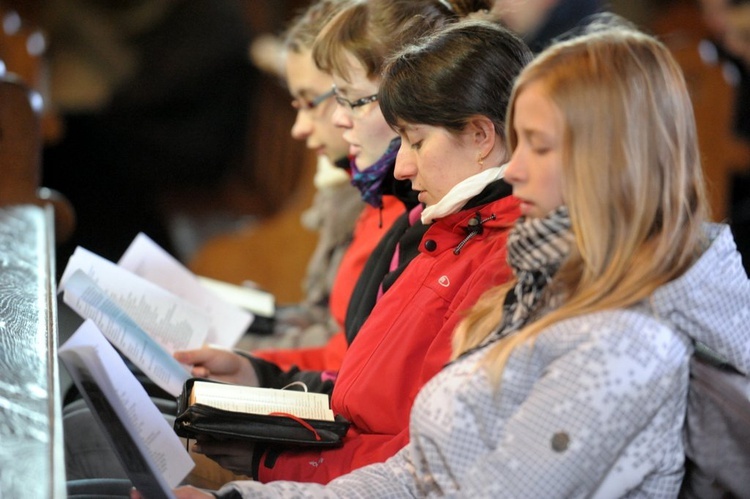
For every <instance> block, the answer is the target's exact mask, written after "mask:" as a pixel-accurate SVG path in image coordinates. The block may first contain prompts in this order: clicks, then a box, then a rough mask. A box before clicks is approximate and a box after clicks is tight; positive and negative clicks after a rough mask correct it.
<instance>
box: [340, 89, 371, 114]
mask: <svg viewBox="0 0 750 499" xmlns="http://www.w3.org/2000/svg"><path fill="white" fill-rule="evenodd" d="M333 92H334V98H335V99H336V103H337V104H338V105H339V106H341V107H345V108H348V109H349V110H350V111H354V110H355V109H356V108H358V107H362V106H365V105H367V104H369V103H371V102H375V101H376V100H378V94H372V95H368V96H367V97H361V98H359V99H357V100H355V101H354V102H352V101H350V100H349V99H346V98H344V97H342V96H341V95H339V94H338V93H337V92H336V87H333Z"/></svg>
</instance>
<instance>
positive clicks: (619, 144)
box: [454, 26, 708, 382]
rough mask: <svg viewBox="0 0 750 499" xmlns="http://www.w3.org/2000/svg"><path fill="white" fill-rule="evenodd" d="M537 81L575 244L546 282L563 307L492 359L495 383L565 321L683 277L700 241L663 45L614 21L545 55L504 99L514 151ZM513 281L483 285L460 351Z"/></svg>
mask: <svg viewBox="0 0 750 499" xmlns="http://www.w3.org/2000/svg"><path fill="white" fill-rule="evenodd" d="M532 83H535V84H536V83H540V84H541V88H542V89H543V91H544V92H545V94H546V95H547V97H548V98H550V99H551V100H552V102H554V104H555V105H556V106H557V107H558V108H559V110H560V111H561V113H562V115H563V120H564V132H563V133H564V137H563V166H562V168H563V178H564V186H563V199H565V200H566V206H567V207H568V210H569V213H570V218H571V226H572V232H573V235H574V241H573V244H572V251H571V254H570V255H569V256H568V258H567V260H566V261H565V262H564V263H563V265H562V266H561V268H560V270H559V271H558V272H557V274H556V275H555V277H554V279H553V282H552V283H551V285H550V286H551V288H550V289H551V290H553V292H554V293H560V294H561V296H562V297H563V302H562V304H561V305H560V306H559V307H558V308H557V309H556V310H554V311H551V312H549V313H547V314H546V315H545V316H543V317H541V318H539V319H538V320H536V321H534V322H532V323H531V324H528V325H527V326H526V327H524V328H522V329H521V330H520V331H519V332H518V333H517V334H514V335H511V336H510V337H508V338H505V339H503V340H501V341H499V342H498V343H497V345H494V346H493V347H492V350H491V352H490V353H489V354H488V355H487V357H486V360H485V362H486V364H485V365H486V367H487V368H488V370H489V372H490V373H491V375H492V377H493V379H494V380H495V381H496V382H499V379H500V377H501V375H502V371H503V368H504V366H505V362H506V361H507V359H508V357H509V356H510V354H511V352H512V351H513V349H514V348H516V347H517V346H519V345H521V344H524V343H527V342H532V343H533V340H534V338H536V337H537V336H538V335H539V334H540V333H541V332H542V331H543V330H544V329H545V328H546V327H548V326H550V325H552V324H554V323H556V322H559V321H561V320H564V319H567V318H570V317H574V316H580V315H583V314H587V313H592V312H596V311H600V310H605V309H617V308H624V307H628V306H631V305H633V304H635V303H637V302H639V301H642V300H644V299H647V298H648V297H649V295H650V294H651V293H652V292H653V291H654V290H656V289H657V288H658V287H659V286H661V285H663V284H664V283H667V282H669V281H671V280H673V279H675V278H677V277H679V276H680V275H681V274H683V273H684V272H685V271H686V270H687V269H688V268H689V267H690V265H691V264H692V263H693V262H694V261H695V260H696V258H697V257H698V255H699V254H700V253H701V252H702V250H703V246H704V244H705V241H704V237H703V231H702V224H703V223H704V222H705V221H706V220H707V218H708V217H707V208H706V201H705V193H704V184H703V176H702V172H701V164H700V157H699V153H698V145H697V144H698V139H697V135H696V129H695V119H694V116H693V110H692V105H691V102H690V98H689V96H688V92H687V88H686V85H685V79H684V76H683V74H682V71H681V70H680V67H679V66H678V64H677V63H676V61H675V60H674V58H673V57H672V56H671V54H670V53H669V50H668V49H667V48H666V47H665V46H664V45H663V44H662V43H660V42H659V41H657V40H656V39H654V38H652V37H650V36H648V35H645V34H643V33H640V32H638V31H636V30H634V29H631V28H626V27H611V26H610V27H608V28H606V29H600V30H594V31H593V32H591V33H588V34H586V35H581V36H580V37H577V38H574V39H571V40H568V41H565V42H560V43H558V44H556V45H553V46H552V47H550V48H549V49H547V50H546V51H544V52H543V53H542V54H541V55H539V56H538V57H537V59H535V60H534V61H533V62H532V63H531V64H530V65H529V66H527V68H526V69H525V70H524V71H523V72H522V73H521V75H520V76H519V78H518V80H517V81H516V84H515V87H514V90H513V95H512V96H511V101H510V107H509V112H508V121H507V122H508V139H509V143H510V146H511V147H512V148H515V146H516V143H517V135H516V133H515V131H514V130H513V127H512V123H513V117H514V112H515V109H514V103H515V101H516V99H517V97H518V95H519V94H521V93H522V92H523V91H524V90H525V89H526V88H528V87H529V85H531V84H532ZM511 287H512V283H511V284H508V285H506V286H503V287H501V288H496V289H494V290H490V291H489V292H488V293H487V294H486V296H484V297H483V298H482V299H481V300H480V301H479V302H478V303H477V305H476V306H475V307H474V309H472V311H471V312H470V314H469V316H468V317H467V318H466V319H465V320H464V321H463V322H462V323H461V324H460V325H459V327H458V330H457V332H456V337H455V340H454V347H455V352H456V355H458V354H460V353H461V352H463V351H466V350H468V349H469V348H471V347H473V346H476V345H477V344H479V343H480V342H481V341H482V340H483V339H484V338H485V337H486V336H487V335H488V334H489V333H490V332H491V331H492V329H493V328H494V327H496V325H497V323H498V321H499V319H500V317H501V314H502V312H501V308H502V307H501V304H502V299H503V298H502V297H503V295H504V293H505V292H506V291H508V290H509V289H511Z"/></svg>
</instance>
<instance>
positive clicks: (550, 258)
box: [488, 206, 573, 341]
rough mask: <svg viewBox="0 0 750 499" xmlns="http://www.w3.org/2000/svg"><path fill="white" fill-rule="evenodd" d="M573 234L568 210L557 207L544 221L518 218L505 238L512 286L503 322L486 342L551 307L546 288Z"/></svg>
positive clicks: (566, 254)
mask: <svg viewBox="0 0 750 499" xmlns="http://www.w3.org/2000/svg"><path fill="white" fill-rule="evenodd" d="M572 240H573V233H572V232H571V230H570V216H569V214H568V209H567V208H566V207H565V206H561V207H559V208H557V209H555V210H554V211H552V212H551V213H550V214H549V215H547V216H546V217H544V218H521V219H520V220H519V221H518V222H517V223H516V226H515V227H514V228H513V230H512V231H511V233H510V234H509V235H508V263H510V266H511V268H512V269H513V272H514V273H515V275H516V279H517V282H516V285H515V287H514V288H513V289H511V290H510V291H508V294H507V295H506V296H505V301H504V302H503V309H504V310H503V319H502V322H501V323H500V325H499V326H498V328H497V330H496V331H495V332H494V333H493V334H491V335H490V337H489V338H488V340H489V341H492V340H496V339H498V338H500V337H503V336H506V335H507V334H509V333H512V332H513V331H517V330H518V329H520V328H521V327H523V326H524V325H525V324H526V323H527V322H528V321H529V319H531V318H533V317H536V316H537V315H538V314H539V313H540V312H542V311H543V310H547V309H550V308H554V307H555V306H556V305H558V303H553V302H554V301H556V300H555V297H554V296H549V295H548V294H545V293H544V291H545V289H546V288H547V285H548V284H549V283H550V281H551V280H552V276H554V275H555V272H557V269H559V268H560V265H561V264H562V262H563V261H564V260H565V258H567V256H568V254H569V252H570V245H571V242H572Z"/></svg>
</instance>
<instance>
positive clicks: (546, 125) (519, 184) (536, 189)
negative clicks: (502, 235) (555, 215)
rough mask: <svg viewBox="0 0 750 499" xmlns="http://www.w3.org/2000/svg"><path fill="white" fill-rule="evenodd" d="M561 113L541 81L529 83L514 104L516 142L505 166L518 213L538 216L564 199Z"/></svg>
mask: <svg viewBox="0 0 750 499" xmlns="http://www.w3.org/2000/svg"><path fill="white" fill-rule="evenodd" d="M563 123H564V121H563V116H562V113H561V111H560V109H559V108H558V107H557V105H555V104H554V103H553V102H552V100H551V99H550V98H549V97H548V96H547V94H546V93H545V92H544V89H543V87H542V85H541V83H539V82H536V83H532V84H530V85H529V86H528V87H526V88H525V89H524V90H522V91H521V92H520V94H518V96H517V98H516V101H515V104H514V119H513V124H512V125H513V130H515V133H516V135H517V137H518V143H517V144H516V148H515V150H514V151H513V155H512V156H511V159H510V163H508V167H507V169H506V170H505V180H506V181H507V182H508V183H510V184H511V185H512V186H513V195H514V196H516V197H517V198H519V199H520V200H521V214H522V215H525V216H527V217H531V218H540V217H544V216H546V215H547V214H549V213H550V212H551V211H553V210H554V209H556V208H557V207H559V206H561V205H562V204H564V202H563V173H562V165H563V163H562V158H563V131H564V126H563Z"/></svg>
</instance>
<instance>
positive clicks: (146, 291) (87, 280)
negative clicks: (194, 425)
mask: <svg viewBox="0 0 750 499" xmlns="http://www.w3.org/2000/svg"><path fill="white" fill-rule="evenodd" d="M144 276H145V277H144ZM154 281H157V283H155V282H154ZM59 289H60V291H61V292H63V300H64V302H65V303H66V304H67V305H69V306H70V307H71V308H72V309H73V310H74V311H76V313H78V314H79V315H80V316H81V317H83V318H84V319H91V320H92V321H93V322H94V323H96V325H97V326H98V327H99V329H100V330H101V331H102V332H103V333H104V335H105V336H106V337H107V339H108V340H109V341H110V342H111V343H112V344H113V345H114V346H115V347H117V349H118V350H119V351H120V352H121V353H122V354H123V355H125V356H126V357H127V358H128V359H129V360H130V361H131V362H132V363H133V364H135V365H136V366H137V367H138V368H139V369H141V370H142V371H143V372H144V374H146V376H148V377H149V379H151V380H152V381H153V382H154V383H156V384H157V385H158V386H159V387H160V388H162V389H163V390H165V391H166V392H168V393H170V394H172V395H173V396H175V397H176V396H177V395H179V393H180V391H181V389H182V385H183V383H184V382H185V381H186V380H187V379H188V377H189V376H188V370H187V368H186V367H184V366H181V365H180V364H179V363H177V361H176V360H174V358H173V357H172V354H173V353H174V352H175V351H177V350H188V349H194V348H200V347H201V346H202V345H203V344H205V343H212V344H217V345H219V346H224V347H231V346H233V345H234V343H235V342H236V341H237V340H238V339H239V337H240V336H241V335H242V334H243V333H244V331H245V330H246V329H247V327H248V325H249V323H250V322H251V321H252V318H253V317H252V315H251V314H250V313H248V312H246V311H244V310H242V309H240V308H239V307H237V306H235V305H232V304H230V303H227V302H225V301H223V300H222V299H220V298H218V297H217V296H216V295H215V294H213V293H212V292H211V291H209V290H208V289H206V288H205V287H204V286H203V285H202V284H200V282H199V281H198V279H197V277H195V276H194V275H193V274H192V273H190V271H188V270H187V269H186V268H185V267H183V266H182V264H180V263H179V262H177V261H176V260H174V258H172V257H171V256H170V255H169V254H167V253H166V252H165V251H163V250H162V249H161V248H159V247H158V246H157V245H156V244H155V243H153V242H152V241H151V240H150V239H148V238H147V237H146V236H144V235H142V234H141V235H139V236H138V237H137V238H136V239H135V241H134V242H133V244H132V245H131V247H130V248H129V249H128V251H126V253H125V255H124V256H123V258H122V264H121V265H118V264H115V263H113V262H110V261H108V260H106V259H104V258H102V257H100V256H98V255H96V254H94V253H92V252H90V251H88V250H86V249H84V248H80V247H79V248H77V249H76V250H75V252H74V253H73V256H71V258H70V260H69V261H68V264H67V266H66V268H65V271H64V273H63V276H62V278H61V280H60V285H59Z"/></svg>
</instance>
